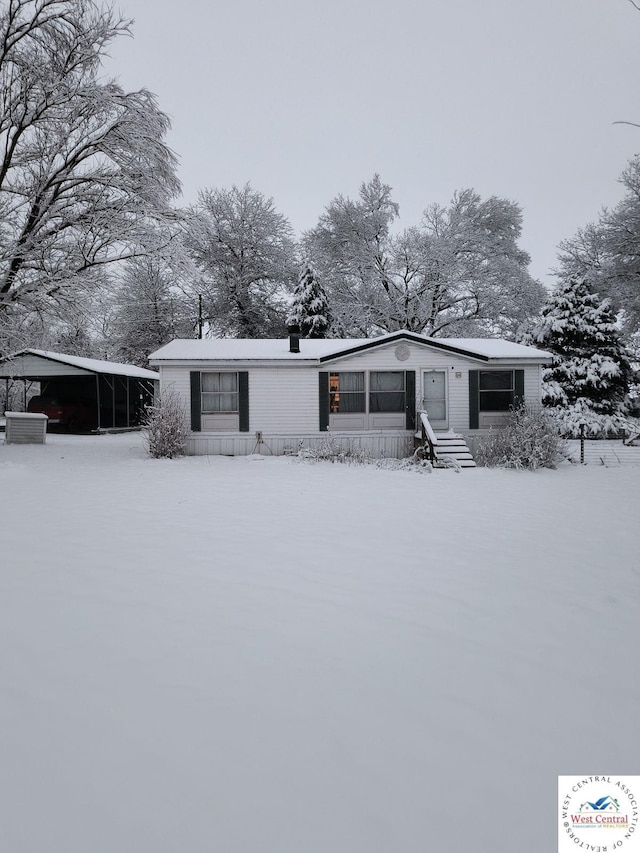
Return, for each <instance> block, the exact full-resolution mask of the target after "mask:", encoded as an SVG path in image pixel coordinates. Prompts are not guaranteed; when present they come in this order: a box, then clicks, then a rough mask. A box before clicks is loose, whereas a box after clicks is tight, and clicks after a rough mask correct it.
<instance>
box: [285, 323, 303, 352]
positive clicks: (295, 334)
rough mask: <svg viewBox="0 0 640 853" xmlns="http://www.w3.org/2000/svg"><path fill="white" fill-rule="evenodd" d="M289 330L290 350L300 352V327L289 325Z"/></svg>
mask: <svg viewBox="0 0 640 853" xmlns="http://www.w3.org/2000/svg"><path fill="white" fill-rule="evenodd" d="M287 331H288V332H289V352H300V327H299V326H288V327H287Z"/></svg>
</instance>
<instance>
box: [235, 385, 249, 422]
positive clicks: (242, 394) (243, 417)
mask: <svg viewBox="0 0 640 853" xmlns="http://www.w3.org/2000/svg"><path fill="white" fill-rule="evenodd" d="M238 410H239V411H238V413H239V415H240V418H239V420H240V432H249V372H248V371H247V370H240V371H238Z"/></svg>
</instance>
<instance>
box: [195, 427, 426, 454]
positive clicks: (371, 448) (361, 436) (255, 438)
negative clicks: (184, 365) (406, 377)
mask: <svg viewBox="0 0 640 853" xmlns="http://www.w3.org/2000/svg"><path fill="white" fill-rule="evenodd" d="M413 437H414V433H413V432H412V431H410V430H398V431H395V430H394V431H390V430H387V431H385V432H353V431H350V432H341V433H338V432H322V433H321V432H317V433H312V434H307V435H302V434H301V435H275V434H271V433H264V434H256V433H246V434H245V435H238V434H237V433H205V432H203V433H191V434H190V435H189V438H188V439H187V445H186V453H187V455H188V456H248V455H250V454H252V453H258V454H261V455H262V456H287V455H295V454H296V453H297V452H298V451H299V450H300V449H301V448H309V449H314V448H317V447H320V446H321V445H323V444H325V443H326V442H327V441H332V442H335V444H337V445H338V446H339V447H340V448H341V449H345V450H346V449H349V448H353V449H355V448H357V449H358V450H362V451H363V452H365V453H366V454H367V455H368V456H371V457H372V458H374V459H383V458H387V459H403V458H404V457H406V456H410V455H411V454H412V453H413Z"/></svg>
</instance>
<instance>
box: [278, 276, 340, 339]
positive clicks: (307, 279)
mask: <svg viewBox="0 0 640 853" xmlns="http://www.w3.org/2000/svg"><path fill="white" fill-rule="evenodd" d="M287 325H288V326H298V327H299V329H300V333H301V334H302V337H304V338H325V337H326V336H327V332H328V330H329V326H330V325H331V316H330V312H329V301H328V299H327V294H326V293H325V291H324V288H323V287H322V285H321V284H320V282H319V281H318V279H317V277H316V274H315V273H314V271H313V269H312V268H311V266H310V265H309V264H306V266H305V267H304V270H303V271H302V274H301V275H300V279H299V280H298V284H297V285H296V289H295V291H294V294H293V305H292V306H291V311H290V313H289V316H288V317H287Z"/></svg>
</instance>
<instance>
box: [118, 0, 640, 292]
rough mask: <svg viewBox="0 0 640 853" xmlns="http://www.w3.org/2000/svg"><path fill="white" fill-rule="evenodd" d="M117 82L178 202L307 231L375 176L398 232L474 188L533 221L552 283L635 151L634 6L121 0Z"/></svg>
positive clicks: (531, 235) (539, 1)
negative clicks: (149, 104) (162, 157)
mask: <svg viewBox="0 0 640 853" xmlns="http://www.w3.org/2000/svg"><path fill="white" fill-rule="evenodd" d="M117 7H118V8H119V9H120V11H121V12H122V14H123V15H125V16H126V17H131V18H134V19H135V22H134V26H133V39H125V38H123V39H118V40H117V42H116V43H115V44H114V45H113V47H112V50H111V56H112V59H111V61H110V62H109V63H108V64H107V66H106V70H107V72H108V73H109V74H111V75H114V76H117V77H118V78H119V79H120V81H121V83H122V84H123V85H124V87H125V88H126V89H134V88H142V87H146V88H148V89H150V90H151V91H152V92H154V93H155V94H156V95H157V96H158V99H159V103H160V106H161V108H162V109H163V110H164V112H166V113H168V114H169V116H170V117H171V120H172V123H173V129H172V131H171V133H170V135H169V137H168V140H167V141H168V143H169V145H170V146H171V147H172V148H173V149H174V151H175V152H176V154H178V156H179V158H180V172H179V176H180V179H181V180H182V183H183V190H184V197H183V199H182V203H190V202H192V201H195V199H196V197H197V193H198V190H199V189H201V188H203V187H230V186H231V185H232V184H234V183H235V184H238V185H241V184H244V183H245V182H247V181H250V182H251V183H252V185H253V186H254V187H255V188H256V189H259V190H260V191H262V192H263V193H265V195H268V196H273V198H274V201H275V204H276V207H277V208H278V210H279V211H280V212H281V213H283V214H284V215H286V216H287V217H288V218H289V220H290V221H291V224H292V225H293V227H294V229H295V230H296V232H298V233H299V232H301V231H303V230H304V229H307V228H310V227H312V226H313V225H314V224H315V223H316V221H317V218H318V216H319V214H320V213H321V212H322V210H323V209H324V207H325V206H326V205H327V204H328V203H329V201H330V200H331V199H332V198H333V197H334V196H336V195H337V194H338V193H342V194H344V195H349V196H356V195H357V192H358V188H359V186H360V184H361V183H362V181H365V180H368V179H369V178H371V177H372V175H373V174H374V173H375V172H378V173H379V174H380V176H381V177H382V179H383V181H385V183H388V184H391V186H392V187H393V191H394V192H393V195H394V199H395V201H397V202H398V203H399V204H400V216H401V222H400V224H401V225H402V226H409V225H413V224H417V223H418V222H419V221H420V218H421V215H422V211H423V210H424V208H425V207H426V206H427V205H429V204H431V203H432V202H439V203H441V204H446V203H448V202H449V200H450V199H451V196H452V194H453V192H454V191H455V190H457V189H462V188H465V187H473V188H475V189H476V190H477V191H478V192H479V193H480V194H481V195H482V196H483V197H486V196H489V195H499V196H504V197H507V198H510V199H513V200H514V201H516V202H517V203H518V204H519V205H520V206H521V207H522V209H523V213H524V230H523V236H522V239H521V241H520V244H521V246H522V247H523V248H524V249H526V250H527V251H528V252H529V253H530V254H531V259H532V264H531V272H532V273H533V275H535V276H536V277H538V278H540V279H541V280H542V281H544V282H545V283H546V284H553V279H552V278H549V277H548V273H549V271H550V268H551V267H552V266H553V265H554V264H555V259H556V247H557V244H558V242H559V241H560V240H562V239H564V238H566V237H570V236H571V235H573V234H574V233H575V231H576V229H577V228H578V227H579V226H581V225H584V224H586V223H587V222H589V221H591V220H593V219H594V218H596V217H597V215H598V212H599V210H600V208H601V207H602V206H603V205H614V204H615V203H616V202H617V201H618V200H619V199H620V197H621V195H622V192H621V187H620V184H619V183H618V178H619V175H620V172H621V171H622V169H623V168H624V166H625V165H626V163H627V162H628V160H629V159H630V158H631V157H632V156H633V155H634V154H635V153H636V152H638V151H640V128H635V127H630V126H627V125H619V124H614V122H615V121H617V120H628V121H638V122H640V98H639V97H638V93H639V92H640V50H639V46H640V12H637V11H635V10H634V8H633V6H632V5H631V3H630V2H629V0H535V2H534V0H394V2H384V3H383V2H381V0H322V2H320V0H228V2H226V3H221V2H215V0H181V2H176V0H120V2H119V3H118V4H117Z"/></svg>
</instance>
